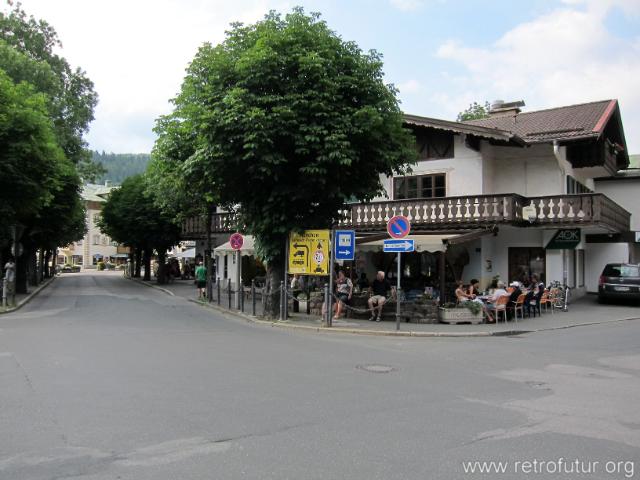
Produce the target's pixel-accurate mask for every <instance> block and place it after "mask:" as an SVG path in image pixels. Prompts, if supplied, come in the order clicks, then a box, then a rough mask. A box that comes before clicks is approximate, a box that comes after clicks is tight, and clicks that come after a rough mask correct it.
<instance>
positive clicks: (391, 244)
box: [383, 238, 415, 252]
mask: <svg viewBox="0 0 640 480" xmlns="http://www.w3.org/2000/svg"><path fill="white" fill-rule="evenodd" d="M414 250H415V243H414V240H413V239H411V240H407V239H404V238H403V239H400V240H395V239H387V240H384V242H383V251H385V252H413V251H414Z"/></svg>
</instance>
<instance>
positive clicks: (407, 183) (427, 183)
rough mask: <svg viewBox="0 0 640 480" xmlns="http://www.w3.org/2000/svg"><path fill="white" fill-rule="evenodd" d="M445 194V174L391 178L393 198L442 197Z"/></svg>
mask: <svg viewBox="0 0 640 480" xmlns="http://www.w3.org/2000/svg"><path fill="white" fill-rule="evenodd" d="M446 195H447V188H446V175H445V174H444V173H439V174H436V175H420V176H415V177H396V178H394V179H393V198H394V200H401V199H405V198H442V197H445V196H446Z"/></svg>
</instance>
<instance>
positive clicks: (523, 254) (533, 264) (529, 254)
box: [509, 247, 546, 282]
mask: <svg viewBox="0 0 640 480" xmlns="http://www.w3.org/2000/svg"><path fill="white" fill-rule="evenodd" d="M532 275H536V276H537V277H538V279H539V280H540V281H541V282H546V252H545V250H544V248H539V247H509V282H513V281H518V282H524V281H528V280H529V279H530V278H531V276H532Z"/></svg>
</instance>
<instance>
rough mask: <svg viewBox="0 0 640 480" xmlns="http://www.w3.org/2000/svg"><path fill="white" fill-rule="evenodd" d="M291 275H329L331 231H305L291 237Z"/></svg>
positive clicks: (289, 259) (289, 264)
mask: <svg viewBox="0 0 640 480" xmlns="http://www.w3.org/2000/svg"><path fill="white" fill-rule="evenodd" d="M288 267H289V269H288V270H289V273H290V274H296V273H297V274H298V275H329V230H305V231H304V232H302V233H291V234H290V235H289V255H288Z"/></svg>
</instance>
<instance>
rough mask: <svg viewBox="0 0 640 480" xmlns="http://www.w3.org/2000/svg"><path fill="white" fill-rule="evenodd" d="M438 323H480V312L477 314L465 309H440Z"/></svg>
mask: <svg viewBox="0 0 640 480" xmlns="http://www.w3.org/2000/svg"><path fill="white" fill-rule="evenodd" d="M440 321H441V322H442V323H453V324H458V323H473V324H476V323H482V310H480V311H479V312H478V313H477V314H476V313H473V312H472V311H471V310H469V309H468V308H465V307H459V308H442V307H441V308H440Z"/></svg>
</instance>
